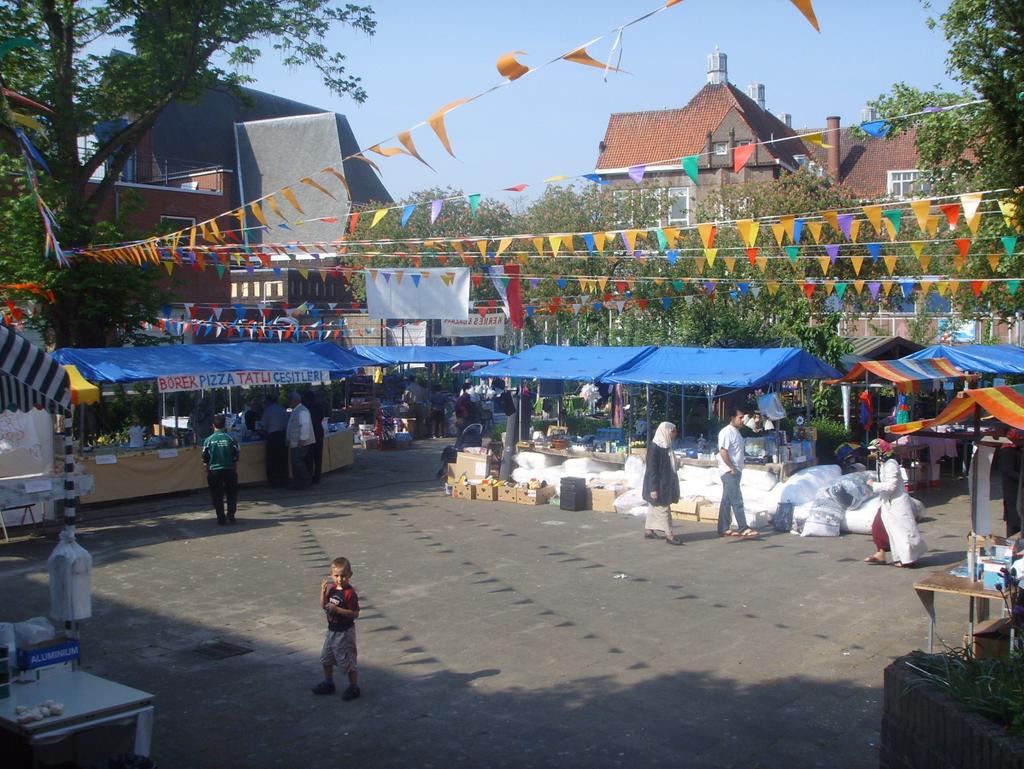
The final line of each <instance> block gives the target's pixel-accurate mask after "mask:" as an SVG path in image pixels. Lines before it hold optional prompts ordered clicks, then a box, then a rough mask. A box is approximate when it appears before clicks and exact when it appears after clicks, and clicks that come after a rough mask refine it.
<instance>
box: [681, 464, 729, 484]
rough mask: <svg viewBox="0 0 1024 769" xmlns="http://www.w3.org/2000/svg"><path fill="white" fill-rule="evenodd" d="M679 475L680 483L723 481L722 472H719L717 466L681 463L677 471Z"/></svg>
mask: <svg viewBox="0 0 1024 769" xmlns="http://www.w3.org/2000/svg"><path fill="white" fill-rule="evenodd" d="M676 474H677V475H678V476H679V481H680V483H682V482H684V481H685V482H689V483H704V484H708V485H711V484H715V483H717V484H719V485H721V483H722V474H721V473H720V472H719V470H718V468H717V467H697V466H695V465H680V466H679V469H678V470H677V471H676Z"/></svg>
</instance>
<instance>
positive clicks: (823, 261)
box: [818, 256, 832, 275]
mask: <svg viewBox="0 0 1024 769" xmlns="http://www.w3.org/2000/svg"><path fill="white" fill-rule="evenodd" d="M831 263H832V260H831V259H829V258H828V257H827V256H819V257H818V266H820V267H821V274H822V275H828V267H829V265H830V264H831Z"/></svg>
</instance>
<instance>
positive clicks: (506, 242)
mask: <svg viewBox="0 0 1024 769" xmlns="http://www.w3.org/2000/svg"><path fill="white" fill-rule="evenodd" d="M511 245H512V238H502V239H501V241H500V242H499V243H498V250H497V252H496V253H495V254H494V258H495V259H497V258H498V257H499V256H501V255H502V254H503V253H505V249H507V248H508V247H509V246H511Z"/></svg>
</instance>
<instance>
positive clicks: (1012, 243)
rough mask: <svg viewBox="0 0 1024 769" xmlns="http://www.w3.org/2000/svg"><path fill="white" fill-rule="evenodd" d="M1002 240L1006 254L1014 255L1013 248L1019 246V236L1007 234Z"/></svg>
mask: <svg viewBox="0 0 1024 769" xmlns="http://www.w3.org/2000/svg"><path fill="white" fill-rule="evenodd" d="M1000 240H1001V241H1003V248H1005V249H1006V255H1007V256H1013V249H1015V248H1016V247H1017V236H1016V235H1006V236H1004V237H1002V238H1000Z"/></svg>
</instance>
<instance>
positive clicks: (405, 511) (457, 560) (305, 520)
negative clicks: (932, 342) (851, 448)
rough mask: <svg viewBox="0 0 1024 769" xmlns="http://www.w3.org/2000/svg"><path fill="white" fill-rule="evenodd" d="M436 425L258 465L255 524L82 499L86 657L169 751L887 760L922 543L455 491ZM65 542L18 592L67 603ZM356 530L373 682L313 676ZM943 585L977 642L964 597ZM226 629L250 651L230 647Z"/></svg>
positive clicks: (23, 547) (26, 613) (599, 759)
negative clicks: (137, 701)
mask: <svg viewBox="0 0 1024 769" xmlns="http://www.w3.org/2000/svg"><path fill="white" fill-rule="evenodd" d="M442 445H443V442H441V441H434V442H430V441H427V442H420V443H417V444H416V446H415V447H414V448H413V449H411V450H409V451H400V452H390V453H382V452H362V451H359V452H357V456H356V464H355V465H354V466H353V467H350V468H348V469H346V470H344V471H341V472H338V473H334V474H331V475H328V476H325V477H324V480H323V483H322V484H321V485H320V486H319V487H312V488H311V489H309V490H307V491H305V492H299V493H296V492H290V491H279V490H269V489H256V488H247V489H243V490H242V493H241V503H240V507H239V513H238V515H239V518H241V519H243V523H241V524H240V525H238V526H236V527H218V526H217V525H216V523H215V520H214V516H213V513H212V510H210V508H209V503H208V500H207V498H206V497H205V495H202V494H194V495H191V496H186V497H174V498H168V499H161V500H157V501H150V502H142V503H138V504H135V505H131V506H125V507H123V508H119V509H117V510H104V511H93V512H89V511H86V512H85V513H84V515H83V516H82V518H83V521H84V526H83V527H82V530H81V532H80V537H79V540H80V542H81V543H82V544H83V545H84V546H85V547H86V548H88V549H89V551H90V552H91V553H92V554H93V557H94V559H95V567H94V574H93V587H94V598H93V610H94V617H93V618H92V619H91V620H89V621H87V622H85V623H84V627H83V631H82V646H83V669H85V670H87V671H89V672H92V673H95V674H97V675H102V676H105V677H108V678H111V679H113V680H115V681H119V682H121V683H124V684H127V685H129V686H134V687H137V688H140V689H144V690H146V691H150V692H153V693H154V694H155V704H156V721H155V729H154V740H153V757H154V759H155V760H156V761H157V763H158V764H159V766H160V767H161V768H162V769H187V768H190V767H305V766H320V765H330V764H333V763H341V762H344V763H345V764H346V765H351V766H358V767H451V766H456V767H458V766H465V767H474V769H477V768H483V767H591V766H593V767H609V766H622V767H660V766H665V767H680V766H687V767H766V768H767V767H792V766H800V767H814V766H822V767H824V766H830V767H831V766H843V767H873V766H876V765H877V740H878V729H879V723H880V718H881V705H880V703H881V684H882V670H883V668H884V667H885V665H886V664H888V662H889V661H890V660H891V659H892V658H894V657H896V656H899V655H902V654H904V653H905V652H907V651H908V650H910V649H913V648H919V647H921V646H922V645H923V643H924V639H925V634H926V630H927V628H926V615H925V613H924V611H923V609H922V608H921V606H920V603H919V601H918V599H917V597H916V595H915V593H914V591H913V589H912V584H913V582H915V581H916V580H918V579H920V578H921V577H922V576H923V573H926V572H927V571H929V569H928V568H925V569H922V570H918V571H910V570H899V569H893V568H882V567H868V566H866V565H864V564H862V563H861V558H862V557H863V556H864V555H867V554H870V552H871V551H872V546H871V542H870V538H869V537H865V536H857V535H847V536H844V537H841V538H837V539H801V538H799V537H796V536H793V535H790V534H767V535H766V536H764V537H763V538H762V539H760V540H754V541H731V540H720V539H718V538H717V537H716V536H715V533H714V527H713V526H710V525H707V524H682V525H680V529H681V531H682V534H683V537H684V539H685V540H686V545H685V546H684V547H675V548H674V547H667V546H666V545H665V544H664V543H663V542H660V541H648V540H644V539H643V538H642V536H641V533H642V528H643V523H642V521H640V520H638V519H632V518H622V517H619V516H616V515H609V514H603V513H596V512H591V511H587V512H568V511H563V510H560V509H558V508H557V507H553V506H540V507H525V506H517V505H510V504H504V503H498V502H493V503H478V502H464V501H458V500H453V499H451V498H448V497H445V496H444V494H443V492H442V491H441V487H440V485H439V483H438V482H437V481H435V480H433V472H434V470H436V468H437V463H438V457H439V453H440V449H441V446H442ZM948 483H949V488H948V489H943V490H941V491H937V492H934V493H932V494H930V495H929V494H925V495H922V497H921V498H922V499H923V500H924V501H925V502H926V504H927V505H928V513H927V515H928V520H926V522H924V523H923V524H922V532H923V534H924V536H925V538H926V539H927V540H928V543H929V545H930V546H931V552H930V553H929V554H928V556H927V557H926V559H925V562H924V563H925V566H926V567H931V568H933V569H937V568H940V567H941V566H943V565H944V564H948V563H952V562H954V561H956V560H959V558H960V557H961V554H962V547H963V545H964V539H963V536H964V535H965V534H966V531H967V529H968V527H969V524H968V512H967V500H966V497H965V496H963V493H964V492H965V491H966V488H965V486H964V484H963V483H962V482H960V483H956V484H955V483H954V482H948ZM101 516H102V518H101ZM52 547H53V539H52V537H51V538H49V539H47V540H41V539H40V540H33V541H25V542H17V543H12V544H10V545H7V546H3V547H0V597H2V605H3V607H4V611H3V615H4V618H5V619H14V620H21V619H26V618H29V617H32V616H36V615H39V614H45V612H46V610H47V608H48V606H49V598H48V588H47V582H46V576H45V560H46V557H47V555H48V554H49V552H50V550H51V549H52ZM337 555H345V556H347V557H348V558H350V559H351V560H352V562H353V566H354V570H355V574H354V577H353V583H354V584H355V585H356V587H357V588H358V590H359V593H360V597H361V601H362V609H363V613H362V617H361V618H360V619H359V621H358V623H357V628H358V636H359V652H360V665H361V673H360V679H361V685H362V690H363V696H362V698H361V699H359V700H356V701H354V702H342V701H341V699H340V697H339V696H337V695H335V696H333V697H314V696H313V695H312V694H311V693H310V691H309V690H310V687H311V686H312V685H313V684H315V683H316V682H317V681H318V680H319V678H320V670H319V664H318V656H319V651H320V645H321V642H322V639H323V633H324V627H325V623H324V619H323V614H322V612H321V611H320V610H319V608H318V602H317V601H318V588H319V584H320V580H321V578H322V577H323V576H325V575H326V574H327V573H328V564H329V562H330V560H331V559H332V558H333V557H335V556H337ZM936 607H937V610H938V617H939V628H938V630H939V634H940V636H941V637H943V638H945V639H947V640H948V641H949V642H950V643H956V642H958V638H959V635H960V634H961V633H962V632H963V625H964V620H965V617H966V603H964V602H959V601H957V600H956V599H953V598H946V597H943V596H939V597H937V599H936ZM211 641H226V642H229V643H233V644H238V645H241V646H244V647H246V648H250V649H252V651H251V652H250V653H247V654H243V655H240V656H234V657H229V658H226V659H221V660H211V659H208V658H206V657H204V656H202V655H201V654H199V653H198V652H197V648H199V647H200V646H201V645H202V644H204V643H208V642H211ZM339 681H340V679H339ZM339 689H340V687H339Z"/></svg>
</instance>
